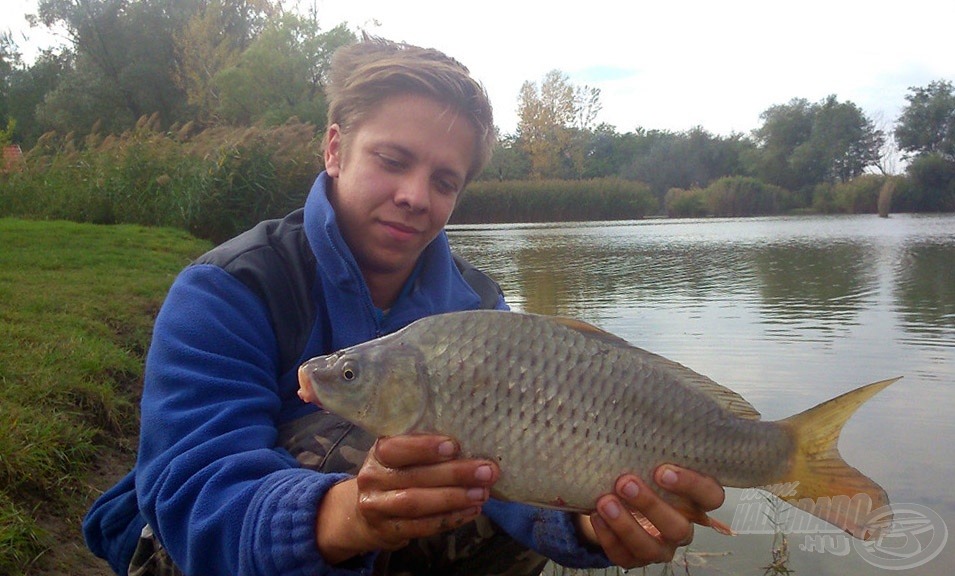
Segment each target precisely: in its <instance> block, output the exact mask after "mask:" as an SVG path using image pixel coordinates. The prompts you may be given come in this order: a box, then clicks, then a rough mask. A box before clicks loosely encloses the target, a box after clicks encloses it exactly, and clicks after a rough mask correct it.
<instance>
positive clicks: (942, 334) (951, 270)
mask: <svg viewBox="0 0 955 576" xmlns="http://www.w3.org/2000/svg"><path fill="white" fill-rule="evenodd" d="M895 299H896V304H897V307H898V311H899V315H900V318H901V320H902V324H903V327H904V328H905V330H906V331H908V332H910V333H911V334H912V335H913V337H914V338H915V340H916V341H917V342H918V343H920V344H922V345H926V346H951V345H952V341H953V339H955V258H953V253H952V247H951V245H946V244H942V243H924V242H918V243H914V244H911V245H907V246H906V247H905V250H904V254H903V256H902V258H900V260H899V264H898V278H897V280H896V285H895Z"/></svg>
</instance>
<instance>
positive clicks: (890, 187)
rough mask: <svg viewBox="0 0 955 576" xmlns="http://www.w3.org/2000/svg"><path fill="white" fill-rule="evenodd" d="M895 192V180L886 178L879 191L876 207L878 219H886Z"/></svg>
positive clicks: (890, 177)
mask: <svg viewBox="0 0 955 576" xmlns="http://www.w3.org/2000/svg"><path fill="white" fill-rule="evenodd" d="M893 192H895V178H893V177H892V176H886V177H885V182H883V183H882V188H881V189H880V190H879V199H878V201H877V202H876V206H877V208H878V210H879V217H881V218H888V217H889V208H890V206H891V205H892V193H893Z"/></svg>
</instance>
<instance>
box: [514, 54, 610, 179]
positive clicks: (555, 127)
mask: <svg viewBox="0 0 955 576" xmlns="http://www.w3.org/2000/svg"><path fill="white" fill-rule="evenodd" d="M600 107H601V106H600V91H599V90H598V89H596V88H591V87H588V86H575V85H574V84H572V83H571V82H570V78H569V77H568V76H567V75H566V74H564V73H563V72H561V71H559V70H551V71H550V72H548V73H547V74H546V75H544V79H543V80H542V81H541V85H540V89H538V87H537V84H535V83H534V82H529V81H528V82H524V84H523V85H522V86H521V91H520V95H519V97H518V118H519V121H518V125H517V142H518V145H519V146H520V148H521V149H522V150H523V151H524V153H525V154H526V155H527V157H528V158H529V160H530V165H531V176H532V177H534V178H580V177H581V175H582V174H583V171H584V151H585V148H586V146H587V141H588V138H586V137H585V136H584V133H585V132H587V131H588V130H589V129H590V127H591V125H592V124H593V122H594V120H595V119H596V116H597V114H598V113H599V111H600Z"/></svg>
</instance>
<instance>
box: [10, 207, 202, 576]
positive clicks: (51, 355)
mask: <svg viewBox="0 0 955 576" xmlns="http://www.w3.org/2000/svg"><path fill="white" fill-rule="evenodd" d="M210 246H211V245H210V244H209V243H208V242H206V241H202V240H197V239H196V238H194V237H192V236H190V235H188V234H187V233H185V232H183V231H180V230H175V229H168V228H145V227H141V226H134V225H120V226H101V225H91V224H77V223H72V222H61V221H25V220H15V219H0V247H2V248H0V333H2V334H3V337H2V338H0V544H2V547H0V573H4V574H13V573H22V572H23V571H24V569H25V567H26V566H27V563H28V562H30V561H32V559H33V558H36V556H37V555H38V554H39V553H41V552H42V550H43V549H44V548H45V547H46V546H49V545H51V544H52V543H51V542H49V541H48V539H47V537H46V536H45V535H44V533H43V531H42V530H41V529H40V527H39V525H38V523H37V521H36V515H37V511H38V510H40V509H42V510H45V511H46V512H45V513H50V511H51V510H53V509H54V508H57V507H60V508H62V507H67V508H70V507H72V512H71V513H70V515H71V516H72V515H74V514H76V513H77V508H85V507H86V506H88V504H89V502H87V501H85V498H76V495H77V494H80V493H82V492H83V491H82V490H81V485H82V482H83V475H84V473H86V472H87V471H88V470H89V467H90V465H91V464H92V462H94V459H95V458H96V456H97V454H98V452H99V451H100V450H101V448H103V447H104V446H111V445H113V446H114V445H116V442H117V439H119V438H124V437H125V438H130V437H134V435H135V433H136V430H137V429H138V419H137V418H138V417H137V410H136V401H137V398H138V394H139V390H140V383H141V378H142V366H143V358H144V354H145V350H146V348H147V347H148V343H149V338H150V334H151V331H152V324H153V320H154V317H155V314H156V312H157V311H158V309H159V305H160V304H161V302H162V299H163V298H164V296H165V294H166V291H167V290H168V288H169V285H170V284H171V283H172V281H173V279H174V278H175V276H176V274H177V273H178V272H179V271H180V270H181V269H182V268H183V267H184V266H185V265H186V264H188V263H189V261H190V260H191V259H193V258H195V257H196V256H198V255H199V254H201V253H202V252H204V251H205V250H207V249H208V248H209V247H210Z"/></svg>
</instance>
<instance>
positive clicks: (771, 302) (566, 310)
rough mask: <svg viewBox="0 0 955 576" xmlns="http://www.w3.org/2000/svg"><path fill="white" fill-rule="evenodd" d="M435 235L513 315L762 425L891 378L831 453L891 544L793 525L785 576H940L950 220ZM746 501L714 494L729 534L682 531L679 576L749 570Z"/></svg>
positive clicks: (953, 240)
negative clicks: (554, 319) (580, 339)
mask: <svg viewBox="0 0 955 576" xmlns="http://www.w3.org/2000/svg"><path fill="white" fill-rule="evenodd" d="M449 236H450V238H451V243H452V246H453V247H454V249H455V250H456V251H457V252H458V253H460V254H461V255H462V256H464V257H465V258H467V259H468V260H470V261H471V262H473V263H474V264H475V265H477V266H478V267H480V268H482V269H483V270H485V271H486V272H488V273H489V274H490V275H491V276H493V277H494V278H495V279H496V280H497V281H498V282H499V283H500V284H501V286H502V287H503V288H504V291H505V293H506V295H507V301H508V303H509V304H510V305H511V307H512V308H514V309H516V310H522V311H526V312H534V313H541V314H552V315H563V316H573V317H577V318H580V319H583V320H587V321H589V322H591V323H594V324H596V325H598V326H600V327H602V328H604V329H606V330H608V331H610V332H613V333H615V334H617V335H619V336H622V337H624V338H626V339H627V340H628V341H630V342H631V343H633V344H635V345H637V346H640V347H642V348H646V349H648V350H651V351H653V352H657V353H659V354H663V355H664V356H667V357H669V358H670V359H673V360H676V361H678V362H681V363H683V364H685V365H686V366H688V367H690V368H692V369H694V370H696V371H697V372H700V373H703V374H705V375H707V376H709V377H711V378H713V379H714V380H716V381H717V382H719V383H721V384H723V385H725V386H728V387H730V388H732V389H734V390H736V391H737V392H739V393H741V394H742V395H743V396H744V397H745V398H747V399H748V400H749V401H750V402H751V403H752V404H753V405H754V406H755V407H756V408H757V409H758V410H759V411H760V412H762V414H763V418H764V419H768V420H775V419H779V418H784V417H786V416H790V415H792V414H794V413H797V412H800V411H802V410H805V409H807V408H810V407H812V406H814V405H816V404H817V403H819V402H822V401H824V400H828V399H829V398H832V397H833V396H836V395H838V394H841V393H843V392H847V391H849V390H851V389H853V388H855V387H857V386H860V385H862V384H867V383H870V382H874V381H877V380H882V379H885V378H889V377H893V376H903V377H904V378H903V379H902V380H900V381H899V382H897V383H896V384H894V385H892V386H891V387H889V388H888V389H886V390H885V391H883V392H882V393H880V394H879V395H877V396H876V397H874V398H873V399H872V400H870V401H869V403H867V404H866V405H864V406H863V407H862V408H861V409H860V410H859V412H857V413H856V415H855V416H853V417H852V419H851V420H850V421H849V423H848V425H847V426H846V428H845V429H844V432H843V434H842V439H841V442H840V445H839V447H840V451H841V452H842V455H843V457H844V458H845V460H846V461H847V462H849V463H850V464H851V465H853V466H855V467H857V468H859V469H860V470H862V471H863V472H864V473H865V474H867V475H869V476H870V477H872V478H873V479H874V480H875V481H877V482H878V483H880V484H881V485H882V486H883V487H884V488H885V490H886V491H887V492H888V494H889V498H890V500H891V501H892V503H893V510H894V511H895V515H896V523H895V524H894V525H893V530H892V531H891V532H890V533H889V534H888V535H886V536H885V537H884V538H882V540H880V541H878V542H876V543H874V544H868V545H866V546H860V545H859V544H858V543H857V542H855V541H852V542H850V539H849V538H847V537H843V536H842V534H841V532H839V533H833V532H827V531H826V530H825V529H820V527H819V526H818V525H816V526H815V527H814V528H813V529H808V528H807V529H800V528H799V526H802V524H799V523H798V521H797V522H796V523H795V524H790V526H795V528H793V529H792V530H791V532H790V533H788V534H787V541H788V548H789V554H790V560H789V564H788V566H789V567H790V568H791V569H794V570H796V572H797V573H799V574H885V573H886V570H887V569H888V568H894V569H900V568H902V569H906V573H911V574H942V573H945V574H953V573H955V538H953V539H952V540H953V542H951V543H949V542H948V541H947V539H948V530H949V529H953V530H955V489H953V488H952V486H953V483H955V448H953V445H955V418H953V412H955V215H951V214H949V215H906V214H897V215H892V216H891V217H890V218H887V219H882V218H878V217H876V216H872V215H863V216H799V217H768V218H746V219H700V220H642V221H633V222H602V223H574V224H543V225H488V226H452V227H449ZM634 425H639V423H634ZM949 443H951V444H949ZM754 494H755V493H754V491H752V490H749V491H746V490H728V493H727V501H726V503H725V504H724V506H723V507H722V508H721V509H720V510H719V511H717V512H716V513H715V514H714V515H715V516H716V517H717V518H719V519H721V520H723V521H724V522H727V523H731V524H733V527H734V529H737V532H738V534H737V535H736V536H735V537H725V536H720V535H718V534H716V533H714V532H713V531H711V530H707V529H703V528H698V529H697V531H696V534H697V536H696V540H695V541H694V543H693V545H692V547H691V549H690V554H689V555H688V556H687V562H688V563H689V565H690V572H691V574H759V573H762V572H763V569H762V567H764V566H766V565H767V564H769V562H770V561H771V556H770V552H771V548H772V543H773V534H772V530H766V529H765V525H764V524H765V522H758V521H757V520H754V519H753V518H752V517H751V516H752V513H753V511H754V510H756V509H758V506H757V503H761V504H759V505H761V506H763V508H764V509H771V507H769V504H768V502H767V501H765V500H764V499H762V498H759V497H756V496H755V495H754ZM754 506H755V508H754ZM748 514H749V515H750V516H747V515H748ZM780 514H781V516H778V517H777V519H778V518H790V519H791V518H793V516H792V513H791V512H786V511H782V512H780ZM800 514H801V513H800ZM754 522H755V523H754ZM785 532H786V531H785V530H784V533H785ZM682 570H683V567H682V566H680V567H678V568H677V572H678V573H682ZM648 573H651V574H653V573H657V572H656V571H654V570H649V571H648Z"/></svg>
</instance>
